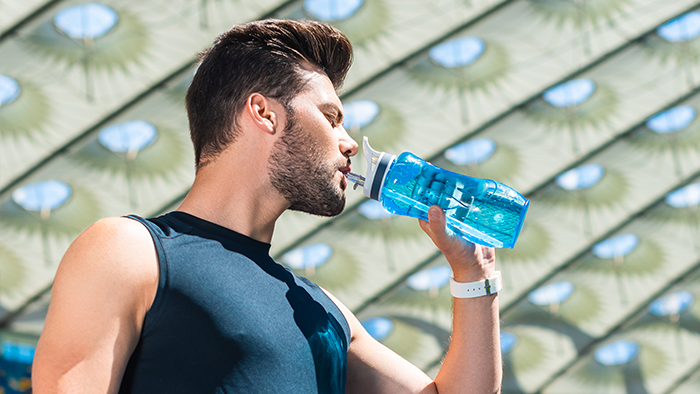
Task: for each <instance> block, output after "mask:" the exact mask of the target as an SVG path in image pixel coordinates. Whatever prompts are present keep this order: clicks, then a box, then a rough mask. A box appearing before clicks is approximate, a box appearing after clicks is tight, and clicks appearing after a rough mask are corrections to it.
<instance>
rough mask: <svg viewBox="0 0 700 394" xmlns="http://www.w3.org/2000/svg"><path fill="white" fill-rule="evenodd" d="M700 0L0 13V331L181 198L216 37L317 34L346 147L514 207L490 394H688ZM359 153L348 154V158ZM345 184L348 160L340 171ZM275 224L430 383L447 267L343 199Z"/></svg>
mask: <svg viewBox="0 0 700 394" xmlns="http://www.w3.org/2000/svg"><path fill="white" fill-rule="evenodd" d="M699 8H700V3H698V1H697V0H693V1H690V0H674V1H667V0H580V1H579V0H569V1H564V0H561V1H555V0H433V1H419V0H401V1H399V0H364V1H363V0H352V1H341V0H305V1H301V0H291V1H281V2H280V1H275V0H259V1H255V2H251V1H240V0H217V1H207V0H171V1H163V0H147V1H144V0H138V1H136V0H105V1H96V2H94V3H87V2H85V1H72V0H48V1H47V0H43V1H39V0H5V1H2V2H0V328H2V330H3V331H2V336H3V337H4V338H12V339H13V340H16V341H27V342H32V341H36V338H37V336H38V334H39V333H40V332H41V329H42V327H43V321H44V316H45V313H46V308H47V305H48V300H49V298H50V289H51V283H52V279H53V276H54V274H55V271H56V268H57V265H58V262H59V260H60V257H61V255H62V254H63V253H64V251H65V250H66V248H67V246H68V245H69V244H70V242H71V241H72V240H73V239H74V238H75V237H76V236H77V235H78V234H79V233H80V232H81V231H82V230H83V229H84V228H85V227H87V226H88V225H89V224H90V223H92V222H94V221H96V220H98V219H99V218H101V217H106V216H120V215H125V214H129V213H137V214H140V215H142V216H154V215H158V214H160V213H163V212H166V211H168V210H171V209H173V208H174V207H176V206H177V205H178V203H179V202H180V201H181V199H182V198H183V197H184V195H185V193H186V192H187V190H188V187H189V185H190V184H191V182H192V180H193V177H194V171H193V161H194V159H193V154H192V152H191V148H190V143H189V137H188V130H187V120H186V115H185V111H184V105H183V97H184V92H185V90H186V88H187V86H188V83H189V80H190V79H191V77H192V75H193V73H194V69H195V62H196V58H195V54H196V53H197V52H198V51H201V50H203V49H205V48H206V47H207V46H209V45H210V44H211V42H212V41H213V40H214V38H215V37H216V36H217V35H218V34H219V33H221V32H222V31H224V30H226V29H227V28H228V27H230V26H231V25H232V24H235V23H240V22H246V21H250V20H254V19H261V18H267V17H276V18H293V19H317V20H325V21H328V22H329V23H332V24H333V25H335V26H337V27H338V28H340V29H341V30H342V31H344V32H345V33H346V34H347V35H348V37H349V38H350V40H351V41H352V42H353V45H354V47H355V62H354V65H353V67H352V69H351V70H350V73H349V75H348V78H347V80H346V83H345V86H344V90H343V93H342V95H341V99H342V101H343V103H344V105H345V108H346V112H347V118H348V119H347V120H346V126H347V128H348V130H349V132H350V134H351V135H352V136H353V137H354V138H355V139H357V140H361V138H362V136H368V137H369V138H370V141H371V143H372V145H373V147H375V148H377V149H379V150H384V151H388V152H392V153H399V152H403V151H411V152H413V153H415V154H417V155H418V156H421V157H423V158H426V159H428V160H430V161H432V162H433V163H434V164H436V165H439V166H441V167H444V168H447V169H449V170H452V171H456V172H460V173H464V174H468V175H472V176H476V177H481V178H490V179H495V180H497V181H500V182H503V183H506V184H508V185H511V186H513V187H514V188H515V189H517V190H518V191H520V192H521V193H523V194H524V195H525V196H526V197H528V198H529V199H530V200H531V207H530V210H529V213H528V216H527V219H526V222H525V226H524V228H523V231H522V233H521V236H520V239H519V240H518V243H517V244H516V247H515V248H514V249H512V250H510V249H506V250H499V251H498V253H497V257H498V264H499V266H500V269H501V271H502V272H503V278H504V285H505V289H504V290H503V291H502V293H501V295H500V296H499V297H500V304H501V317H502V332H503V334H502V351H503V354H504V360H505V371H506V373H505V378H504V392H505V393H520V392H527V393H530V392H544V393H562V392H566V393H591V392H609V393H618V392H619V393H622V392H655V393H656V392H659V393H662V392H663V393H696V392H698V391H700V335H699V334H700V303H695V302H694V301H695V299H696V298H698V297H700V208H699V205H698V203H699V202H700V120H698V119H697V114H698V111H700V67H699V66H698V65H699V62H700V38H698V36H699V35H700V11H698V9H699ZM360 155H361V153H360ZM354 168H355V172H358V173H364V171H365V169H364V163H363V160H361V159H358V160H355V161H354ZM347 194H348V208H347V209H346V210H345V212H344V213H343V214H341V215H340V216H338V217H336V218H332V219H324V218H319V217H314V216H309V215H305V214H300V213H296V212H286V213H285V214H284V215H283V216H282V218H281V219H280V220H279V222H278V224H277V226H276V233H275V238H274V239H273V248H272V253H273V255H274V256H275V257H276V258H277V260H278V261H280V262H281V263H283V264H286V265H287V266H288V267H289V268H291V269H292V270H293V271H294V272H296V273H297V274H300V275H305V276H308V277H309V278H311V279H312V280H314V281H315V282H317V283H318V284H319V285H321V286H323V287H325V288H327V289H328V290H330V291H331V292H333V293H334V294H335V295H336V296H337V297H338V298H340V299H341V300H342V301H343V302H344V303H345V304H346V305H347V306H348V307H349V308H350V309H352V310H353V311H354V312H355V313H356V314H357V315H358V317H359V318H360V320H361V321H363V322H364V323H365V326H366V327H367V328H368V330H369V331H370V332H371V333H372V334H373V335H375V337H377V338H380V339H381V341H382V342H383V343H385V344H386V345H387V346H389V347H390V348H392V349H394V350H395V351H396V352H398V353H399V354H401V355H403V356H404V357H406V358H407V359H408V360H409V361H411V362H413V363H415V364H416V365H418V366H419V367H420V368H422V369H423V370H425V371H427V372H428V373H429V374H432V375H435V374H436V373H437V370H438V368H439V365H440V362H441V360H442V356H443V354H444V351H445V350H446V346H447V344H448V340H449V332H450V323H451V322H450V308H451V297H450V295H449V289H448V288H447V287H446V286H444V285H445V283H446V278H447V275H449V269H446V268H445V267H446V266H447V263H446V261H445V260H444V259H443V258H442V257H441V255H440V254H439V252H438V251H437V249H436V248H435V247H434V246H433V245H432V243H431V242H430V240H429V239H428V238H427V236H425V235H424V234H423V233H422V231H421V230H420V228H419V227H418V224H417V223H416V221H415V220H414V219H408V218H404V217H395V216H388V215H386V214H384V213H383V211H381V210H380V209H378V208H377V206H376V205H373V204H372V202H368V201H367V200H366V199H365V198H364V197H363V196H362V193H360V192H353V191H348V193H347Z"/></svg>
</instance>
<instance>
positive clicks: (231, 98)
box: [185, 19, 352, 168]
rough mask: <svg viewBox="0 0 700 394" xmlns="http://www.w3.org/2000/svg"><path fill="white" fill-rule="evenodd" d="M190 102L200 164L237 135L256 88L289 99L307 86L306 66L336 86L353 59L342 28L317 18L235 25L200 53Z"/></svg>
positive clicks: (283, 101)
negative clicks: (320, 73) (239, 120)
mask: <svg viewBox="0 0 700 394" xmlns="http://www.w3.org/2000/svg"><path fill="white" fill-rule="evenodd" d="M200 58H201V63H200V65H199V68H198V69H197V72H196V73H195V75H194V78H193V79H192V84H191V85H190V87H189V89H188V90H187V96H186V99H185V100H186V105H187V115H188V118H189V122H190V136H191V138H192V143H193V145H194V153H195V163H196V165H197V168H201V167H204V166H205V165H207V163H209V161H210V160H211V159H212V158H213V157H215V156H216V155H217V154H219V153H220V152H221V151H223V150H224V149H225V148H226V147H227V146H228V145H229V144H230V143H231V142H233V140H234V139H235V138H236V136H237V134H238V132H239V130H238V120H237V118H238V115H239V114H240V113H241V111H242V110H243V108H245V104H246V101H247V99H248V97H249V96H250V95H251V94H253V93H260V94H262V95H263V96H265V97H267V98H271V99H276V100H277V101H279V102H280V103H281V104H282V105H283V106H284V107H285V108H286V110H287V112H290V113H293V111H291V106H290V101H291V100H292V99H293V98H294V97H295V96H296V95H298V94H299V93H301V92H302V91H303V90H304V87H305V81H306V79H305V78H304V75H303V74H304V70H309V69H318V70H321V71H323V72H325V73H326V75H327V76H328V78H329V79H330V80H331V82H332V83H333V86H334V87H335V89H336V90H338V89H339V88H340V86H341V85H342V83H343V79H344V78H345V75H346V74H347V72H348V69H349V68H350V64H351V63H352V45H351V44H350V41H349V40H348V39H347V37H345V35H344V34H343V33H342V32H340V30H338V29H336V28H334V27H332V26H329V25H326V24H323V23H319V22H313V21H292V20H279V19H266V20H261V21H255V22H250V23H246V24H242V25H236V26H234V27H233V28H231V29H230V30H229V31H227V32H225V33H223V34H222V35H220V36H219V37H218V38H217V39H216V41H214V45H213V46H212V47H211V48H209V49H208V50H206V51H204V52H202V53H201V54H200Z"/></svg>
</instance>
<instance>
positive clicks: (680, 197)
mask: <svg viewBox="0 0 700 394" xmlns="http://www.w3.org/2000/svg"><path fill="white" fill-rule="evenodd" d="M665 200H666V204H668V205H670V206H672V207H674V208H687V207H692V206H696V205H698V204H700V182H698V183H692V184H690V185H688V186H686V187H683V188H680V189H678V190H676V191H673V192H671V193H669V194H667V195H666V199H665Z"/></svg>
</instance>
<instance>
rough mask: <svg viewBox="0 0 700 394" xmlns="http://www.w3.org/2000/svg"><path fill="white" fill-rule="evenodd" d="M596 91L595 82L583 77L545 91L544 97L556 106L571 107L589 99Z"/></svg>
mask: <svg viewBox="0 0 700 394" xmlns="http://www.w3.org/2000/svg"><path fill="white" fill-rule="evenodd" d="M594 91H595V83H593V81H591V80H590V79H586V78H581V79H574V80H572V81H569V82H565V83H563V84H561V85H557V86H555V87H553V88H551V89H548V90H546V91H545V92H544V95H543V98H544V100H545V101H546V102H548V103H550V104H552V105H553V106H555V107H569V106H572V105H578V104H581V103H583V102H584V101H586V100H588V98H589V97H590V96H591V94H593V92H594Z"/></svg>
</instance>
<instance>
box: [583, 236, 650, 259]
mask: <svg viewBox="0 0 700 394" xmlns="http://www.w3.org/2000/svg"><path fill="white" fill-rule="evenodd" d="M637 243H639V238H637V236H636V235H634V234H622V235H618V236H615V237H612V238H608V239H606V240H605V241H603V242H599V243H598V244H596V245H595V246H594V247H593V254H594V255H596V256H597V257H599V258H601V259H611V258H614V257H618V256H624V255H627V254H629V253H630V252H632V251H633V250H634V248H636V247H637Z"/></svg>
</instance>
